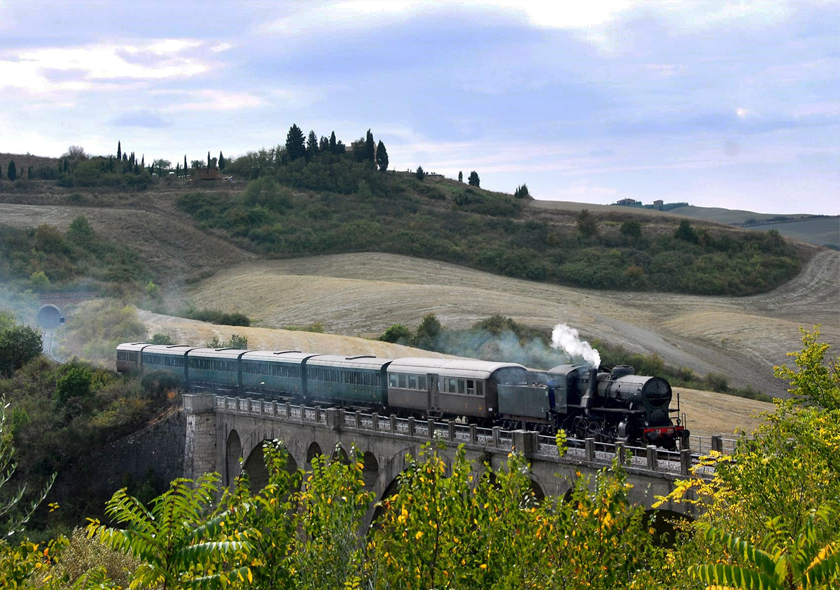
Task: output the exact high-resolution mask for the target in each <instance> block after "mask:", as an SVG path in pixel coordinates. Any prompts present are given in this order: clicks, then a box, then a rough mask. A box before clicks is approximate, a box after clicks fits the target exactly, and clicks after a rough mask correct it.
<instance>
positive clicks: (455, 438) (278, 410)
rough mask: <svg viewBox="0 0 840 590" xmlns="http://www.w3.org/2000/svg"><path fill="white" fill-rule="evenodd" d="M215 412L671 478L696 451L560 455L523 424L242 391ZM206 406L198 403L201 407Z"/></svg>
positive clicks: (578, 446)
mask: <svg viewBox="0 0 840 590" xmlns="http://www.w3.org/2000/svg"><path fill="white" fill-rule="evenodd" d="M191 397H203V398H205V399H206V400H207V401H205V402H203V403H205V404H206V403H208V402H209V400H210V397H211V396H210V395H205V396H189V395H188V396H185V403H184V407H185V409H186V410H187V412H188V413H189V412H190V409H189V408H188V405H187V404H188V402H187V398H191ZM213 403H214V406H215V411H216V413H218V414H232V415H238V416H248V417H252V418H258V419H260V420H268V421H278V422H285V423H296V424H301V425H306V426H309V427H315V428H323V429H326V430H330V431H339V432H347V433H352V434H357V435H358V434H362V435H365V436H375V437H384V438H398V439H402V440H405V441H406V442H408V443H411V444H414V445H416V444H417V443H422V442H424V441H429V440H440V441H442V442H444V443H445V444H446V445H447V446H449V447H457V446H458V445H461V444H463V445H464V446H465V447H466V448H467V449H471V450H475V451H481V452H485V453H491V454H507V453H510V452H511V451H513V450H517V451H520V452H522V453H523V454H524V455H525V456H526V457H527V458H529V459H530V460H532V461H533V460H538V461H546V462H549V463H562V464H572V465H584V464H585V465H588V466H590V467H593V468H598V467H599V466H600V467H603V466H607V465H610V464H612V462H613V461H614V460H615V459H616V458H617V459H618V461H619V462H620V463H622V464H623V465H624V466H625V469H626V470H627V471H628V473H638V474H644V475H645V476H647V477H654V478H663V479H668V480H673V479H676V478H679V477H685V476H687V475H688V474H689V472H690V470H691V468H692V467H693V466H695V465H696V464H697V455H696V454H692V452H691V451H690V450H688V449H682V450H680V451H668V450H665V449H660V448H658V447H655V446H653V445H649V446H647V447H629V446H625V445H623V444H621V443H618V444H613V443H604V442H597V441H595V440H594V439H591V438H588V439H585V440H580V439H574V438H569V439H567V441H566V448H565V452H564V454H563V455H561V454H560V450H559V449H558V447H557V444H556V441H555V439H554V437H553V436H544V435H540V434H539V433H536V432H526V431H524V430H514V431H510V430H503V429H502V428H499V427H493V428H483V427H479V426H477V425H475V424H462V423H459V422H455V421H452V420H449V421H435V420H419V419H415V418H400V417H397V416H395V415H390V416H380V415H378V414H375V413H372V414H370V413H364V412H359V411H355V412H353V411H346V410H344V409H342V408H321V407H317V406H305V405H293V404H290V403H288V402H277V401H268V400H260V399H251V398H243V397H228V396H221V395H216V396H215V397H214V398H213ZM204 407H205V406H202V410H203V411H207V410H206V409H203V408H204ZM701 474H702V475H703V476H705V477H712V476H713V475H714V471H713V470H712V469H711V468H708V467H705V468H701Z"/></svg>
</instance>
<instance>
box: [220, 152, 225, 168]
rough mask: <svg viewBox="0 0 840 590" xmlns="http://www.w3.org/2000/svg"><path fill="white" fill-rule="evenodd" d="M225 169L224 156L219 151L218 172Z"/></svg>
mask: <svg viewBox="0 0 840 590" xmlns="http://www.w3.org/2000/svg"><path fill="white" fill-rule="evenodd" d="M224 169H225V155H224V154H223V153H222V152H221V151H219V170H224Z"/></svg>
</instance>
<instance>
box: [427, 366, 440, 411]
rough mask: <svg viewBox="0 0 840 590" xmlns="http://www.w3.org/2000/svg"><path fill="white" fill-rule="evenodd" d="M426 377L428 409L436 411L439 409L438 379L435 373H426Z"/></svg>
mask: <svg viewBox="0 0 840 590" xmlns="http://www.w3.org/2000/svg"><path fill="white" fill-rule="evenodd" d="M427 377H428V379H427V382H428V384H429V411H430V412H437V411H438V409H439V405H438V394H439V393H440V379H439V378H438V376H437V375H427Z"/></svg>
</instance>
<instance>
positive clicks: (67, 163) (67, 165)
mask: <svg viewBox="0 0 840 590" xmlns="http://www.w3.org/2000/svg"><path fill="white" fill-rule="evenodd" d="M69 167H70V162H69V161H68V160H67V158H64V166H63V171H64V172H67V169H68V168H69Z"/></svg>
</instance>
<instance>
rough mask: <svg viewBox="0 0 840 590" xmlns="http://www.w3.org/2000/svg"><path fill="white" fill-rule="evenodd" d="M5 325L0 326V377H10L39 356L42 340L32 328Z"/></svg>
mask: <svg viewBox="0 0 840 590" xmlns="http://www.w3.org/2000/svg"><path fill="white" fill-rule="evenodd" d="M7 317H8V316H7ZM5 323H6V326H5V327H4V326H3V324H0V376H3V377H10V376H11V375H12V373H14V372H15V371H17V370H18V369H20V368H21V367H22V366H23V365H25V364H26V363H28V362H29V361H31V360H32V359H34V358H35V357H37V356H38V355H40V354H41V350H42V349H43V340H42V339H41V332H40V331H38V330H35V329H34V328H30V327H29V326H18V325H14V324H12V325H9V323H11V322H5Z"/></svg>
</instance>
